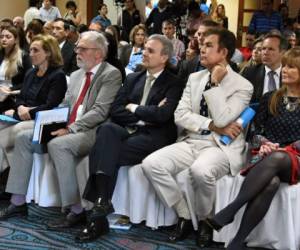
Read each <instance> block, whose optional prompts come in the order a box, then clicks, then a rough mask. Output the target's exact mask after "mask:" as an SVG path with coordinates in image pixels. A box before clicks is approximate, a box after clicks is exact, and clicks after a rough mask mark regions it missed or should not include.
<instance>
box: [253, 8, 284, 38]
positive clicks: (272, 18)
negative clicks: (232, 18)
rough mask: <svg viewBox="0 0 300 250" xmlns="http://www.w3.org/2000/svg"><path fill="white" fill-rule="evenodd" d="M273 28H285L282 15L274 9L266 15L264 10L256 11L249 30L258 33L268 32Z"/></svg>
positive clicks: (280, 29)
mask: <svg viewBox="0 0 300 250" xmlns="http://www.w3.org/2000/svg"><path fill="white" fill-rule="evenodd" d="M272 29H277V30H279V31H282V30H283V24H282V19H281V16H280V15H279V13H278V12H275V11H273V12H272V13H271V15H266V14H265V12H263V11H258V12H255V13H254V14H253V16H252V19H251V21H250V24H249V31H255V32H257V33H260V34H261V33H267V32H269V31H270V30H272Z"/></svg>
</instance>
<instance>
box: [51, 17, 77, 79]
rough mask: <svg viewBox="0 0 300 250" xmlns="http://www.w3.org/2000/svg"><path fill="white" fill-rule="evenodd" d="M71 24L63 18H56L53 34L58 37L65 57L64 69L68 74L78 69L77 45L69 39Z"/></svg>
mask: <svg viewBox="0 0 300 250" xmlns="http://www.w3.org/2000/svg"><path fill="white" fill-rule="evenodd" d="M69 28H70V24H69V23H68V22H66V21H65V20H64V19H62V18H57V19H55V21H54V23H53V31H52V32H53V33H52V35H53V36H54V37H55V38H56V39H57V41H58V43H59V47H60V50H61V55H62V57H63V59H64V66H63V70H64V72H65V73H66V75H68V76H69V75H71V73H72V72H73V71H75V70H77V69H78V67H77V63H76V53H75V51H74V47H75V45H74V44H73V43H71V42H70V41H68V40H67V36H68V32H67V30H68V29H69Z"/></svg>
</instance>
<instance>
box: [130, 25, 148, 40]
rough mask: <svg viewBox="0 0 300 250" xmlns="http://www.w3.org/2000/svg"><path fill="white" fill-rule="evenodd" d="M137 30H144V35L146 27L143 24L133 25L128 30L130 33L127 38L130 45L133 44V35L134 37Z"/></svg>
mask: <svg viewBox="0 0 300 250" xmlns="http://www.w3.org/2000/svg"><path fill="white" fill-rule="evenodd" d="M139 30H143V31H144V32H145V35H146V27H145V25H144V24H138V25H135V26H134V27H133V28H132V30H131V31H130V34H129V40H130V42H131V44H132V45H134V37H135V35H136V33H138V31H139Z"/></svg>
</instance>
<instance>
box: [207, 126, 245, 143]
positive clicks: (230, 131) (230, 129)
mask: <svg viewBox="0 0 300 250" xmlns="http://www.w3.org/2000/svg"><path fill="white" fill-rule="evenodd" d="M208 128H209V130H210V131H214V132H216V133H217V134H219V135H227V136H229V137H230V138H231V139H232V140H234V139H235V138H236V137H238V136H239V134H240V133H241V132H242V130H243V127H242V125H241V124H239V123H237V122H231V123H229V124H228V125H227V126H225V127H223V128H218V127H216V126H215V125H214V123H213V122H211V123H210V124H209V126H208Z"/></svg>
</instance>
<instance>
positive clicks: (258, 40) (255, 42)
mask: <svg viewBox="0 0 300 250" xmlns="http://www.w3.org/2000/svg"><path fill="white" fill-rule="evenodd" d="M262 41H263V37H262V36H259V37H258V38H256V39H255V40H254V42H253V47H254V46H255V45H256V44H257V43H262Z"/></svg>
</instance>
